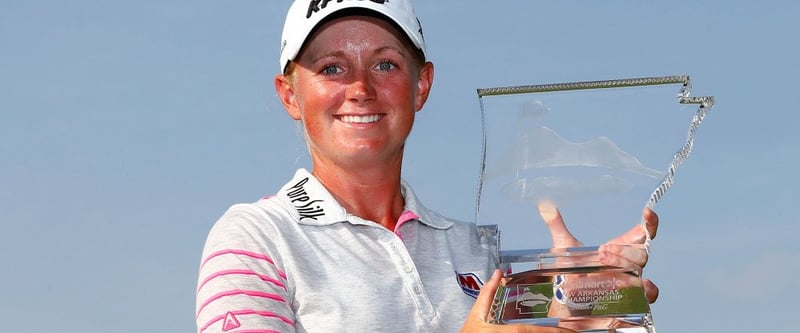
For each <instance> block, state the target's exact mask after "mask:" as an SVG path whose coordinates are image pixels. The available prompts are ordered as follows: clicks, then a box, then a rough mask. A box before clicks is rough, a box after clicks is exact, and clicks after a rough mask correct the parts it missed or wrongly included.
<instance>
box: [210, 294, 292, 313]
mask: <svg viewBox="0 0 800 333" xmlns="http://www.w3.org/2000/svg"><path fill="white" fill-rule="evenodd" d="M236 295H247V296H251V297H260V298H268V299H272V300H275V301H279V302H283V303H285V302H286V300H284V299H283V297H281V296H280V295H276V294H270V293H265V292H261V291H252V290H240V289H236V290H229V291H224V292H221V293H218V294H216V295H214V296H211V297H209V298H208V299H206V301H205V302H203V304H202V305H200V308H199V309H197V315H196V316H197V317H200V312H203V309H205V308H206V306H208V305H209V304H211V302H214V301H216V300H218V299H220V298H223V297H226V296H236Z"/></svg>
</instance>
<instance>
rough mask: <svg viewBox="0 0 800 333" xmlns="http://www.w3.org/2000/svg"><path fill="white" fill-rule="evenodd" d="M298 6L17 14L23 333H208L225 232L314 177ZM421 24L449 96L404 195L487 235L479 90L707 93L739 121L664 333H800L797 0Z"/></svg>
mask: <svg viewBox="0 0 800 333" xmlns="http://www.w3.org/2000/svg"><path fill="white" fill-rule="evenodd" d="M288 5H289V2H288V1H286V0H282V1H276V0H268V1H250V0H240V1H205V0H200V1H182V0H172V1H149V0H144V1H137V2H113V1H111V2H110V1H97V0H76V1H52V0H33V1H2V2H0V226H2V231H0V262H2V263H3V265H2V267H1V268H0V281H2V283H0V285H2V287H0V294H1V295H2V296H0V299H2V301H0V322H2V323H3V329H4V330H6V331H13V332H42V331H59V332H67V333H72V332H122V333H126V332H145V331H146V332H190V331H193V330H194V329H195V328H194V319H193V312H194V289H195V287H196V273H197V266H198V264H199V260H200V251H201V249H202V246H203V242H204V240H205V236H206V233H207V232H208V230H209V228H210V227H211V225H212V224H213V223H214V221H215V220H216V219H217V218H218V217H219V216H220V215H221V214H222V212H223V211H224V210H225V209H226V208H227V207H228V206H229V205H231V204H233V203H236V202H249V201H255V200H257V199H258V198H260V197H262V196H264V195H269V194H272V193H274V192H275V190H276V189H277V188H278V187H279V186H280V185H282V184H283V183H284V182H285V181H286V180H287V179H288V178H289V177H290V176H291V175H292V174H293V172H294V169H295V168H297V167H301V166H307V165H308V164H307V163H308V159H307V156H306V153H305V148H304V144H303V143H302V140H301V139H300V137H299V135H298V133H299V132H298V130H297V127H296V125H295V124H294V123H293V122H292V121H291V120H290V119H289V117H288V116H287V115H286V114H285V113H284V112H283V110H282V109H281V108H280V105H279V104H278V101H277V98H276V96H275V94H274V92H273V88H272V78H273V75H274V74H275V73H276V72H277V71H278V45H279V41H278V39H279V35H280V29H281V26H282V23H283V22H282V21H283V15H284V13H285V10H286V8H287V7H288ZM416 7H417V8H416V9H417V14H418V15H419V16H420V17H421V19H422V22H423V26H424V29H425V36H426V40H427V42H428V50H429V54H430V58H431V60H432V61H434V63H435V64H436V80H435V84H434V90H433V95H432V96H431V98H430V100H429V102H428V104H427V105H426V107H425V109H424V110H423V111H422V112H420V113H419V114H418V117H417V124H416V127H415V129H414V132H413V134H412V136H411V138H410V139H409V142H408V146H407V153H406V162H405V175H404V177H405V178H406V179H407V180H408V181H409V182H410V183H412V184H413V185H414V186H415V191H416V192H417V194H418V195H419V196H420V197H421V198H422V199H423V200H424V202H426V204H427V206H429V207H431V208H434V209H436V210H438V211H440V212H442V213H444V214H446V215H449V216H452V217H455V218H459V219H464V220H472V219H474V202H475V190H476V184H477V183H476V182H477V177H478V170H479V166H478V164H479V159H480V140H481V138H480V115H479V114H480V112H479V106H478V99H477V95H476V94H475V89H477V88H485V87H493V86H501V85H502V86H505V85H518V84H534V83H549V82H565V81H581V80H600V79H614V78H627V77H640V76H661V75H677V74H688V75H691V77H692V81H693V82H694V84H695V92H696V93H697V94H700V95H713V96H715V97H716V99H717V105H716V106H715V108H714V109H713V111H712V113H711V114H710V115H709V116H708V118H707V119H706V123H705V124H703V127H702V128H701V129H700V131H699V132H698V135H697V142H696V146H695V151H694V155H693V156H692V157H691V159H690V160H689V161H688V162H687V163H686V164H685V165H684V166H683V167H682V168H681V169H680V171H679V174H678V177H677V180H676V184H675V186H674V187H673V188H672V189H671V190H670V192H669V194H668V195H667V196H666V197H665V198H664V200H663V201H662V202H661V203H660V204H659V205H658V206H657V211H658V213H659V215H660V216H661V221H662V223H661V227H660V230H659V235H658V237H657V239H656V241H655V244H654V248H653V251H654V252H653V255H652V257H651V262H650V264H649V266H648V268H647V270H646V272H645V275H646V276H648V277H650V278H652V279H653V280H655V281H656V283H657V284H658V285H659V286H660V288H661V292H662V293H661V297H660V299H659V301H658V302H657V303H656V304H655V305H654V306H653V313H654V315H655V319H656V324H657V327H658V329H659V331H661V332H672V331H678V330H682V329H683V330H685V327H687V326H688V327H691V330H692V331H698V332H699V331H703V332H731V331H754V330H757V331H791V330H793V329H795V325H793V323H792V321H791V320H790V318H793V316H795V312H796V311H795V307H794V305H795V302H794V301H795V300H796V299H798V297H800V293H798V291H797V288H796V284H795V283H794V277H795V276H797V275H800V245H798V242H797V241H796V235H797V234H798V232H800V228H798V226H797V223H796V221H795V215H796V214H795V212H794V207H796V203H797V201H798V198H800V195H798V189H797V188H798V185H800V183H799V182H798V180H797V178H796V176H795V174H794V173H795V170H796V167H795V166H796V165H797V164H798V163H799V162H800V161H799V159H800V141H798V139H800V134H798V131H797V128H798V125H800V116H799V115H798V112H796V106H797V105H798V104H800V97H799V96H800V94H798V93H797V92H796V88H795V85H796V80H797V78H798V77H800V69H798V68H800V66H798V64H797V59H800V50H799V48H800V46H799V45H800V44H798V43H797V42H796V36H795V35H796V32H797V31H800V23H798V20H797V17H798V15H800V5H798V3H797V2H794V1H770V2H761V3H759V2H721V1H707V0H706V1H704V0H701V1H566V0H559V1H503V2H497V1H451V0H437V1H417V4H416ZM642 126H647V124H644V123H643V124H642Z"/></svg>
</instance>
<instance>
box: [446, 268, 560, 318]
mask: <svg viewBox="0 0 800 333" xmlns="http://www.w3.org/2000/svg"><path fill="white" fill-rule="evenodd" d="M502 277H503V273H502V272H501V271H500V270H499V269H498V270H495V272H494V274H492V278H491V279H489V281H487V282H486V284H484V285H483V287H481V292H480V294H478V299H477V300H476V301H475V305H473V306H472V310H471V311H470V313H469V315H468V316H467V321H466V322H465V323H464V326H463V327H462V328H461V333H472V332H498V333H502V332H508V333H575V331H572V330H568V329H565V328H560V327H545V326H532V325H497V324H491V323H488V322H486V318H487V316H488V315H489V309H490V308H491V306H492V301H493V300H494V294H495V292H496V291H497V287H498V286H499V285H500V279H501V278H502Z"/></svg>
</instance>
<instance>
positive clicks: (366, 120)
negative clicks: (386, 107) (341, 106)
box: [339, 114, 381, 124]
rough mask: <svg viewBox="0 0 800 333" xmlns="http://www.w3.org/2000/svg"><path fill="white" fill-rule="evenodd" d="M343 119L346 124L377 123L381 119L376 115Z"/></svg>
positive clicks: (344, 117) (345, 117) (342, 117)
mask: <svg viewBox="0 0 800 333" xmlns="http://www.w3.org/2000/svg"><path fill="white" fill-rule="evenodd" d="M339 119H341V120H342V121H343V122H345V123H353V124H369V123H374V122H377V121H378V120H380V119H381V116H380V115H377V114H374V115H369V116H341V117H340V118H339Z"/></svg>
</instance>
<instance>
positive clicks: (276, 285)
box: [195, 208, 295, 333]
mask: <svg viewBox="0 0 800 333" xmlns="http://www.w3.org/2000/svg"><path fill="white" fill-rule="evenodd" d="M257 220H258V217H257V216H256V215H255V214H249V213H248V212H246V211H245V210H243V209H240V210H237V209H235V208H232V209H231V210H229V211H228V212H227V213H226V214H225V215H224V216H223V217H222V218H221V219H220V220H219V221H217V223H216V224H215V225H214V227H213V228H212V229H211V231H210V232H209V235H208V239H207V240H206V244H205V248H204V250H203V258H202V261H201V265H200V272H199V276H198V287H197V298H196V302H197V304H196V313H195V319H196V322H197V331H198V332H200V333H211V332H223V331H224V332H227V331H235V330H234V329H238V330H249V331H253V330H263V331H265V332H266V331H269V332H294V331H295V328H294V325H295V324H294V314H293V311H292V308H291V306H290V302H289V299H290V298H289V293H288V291H287V286H286V282H287V280H286V274H285V272H283V270H282V269H281V268H280V266H279V262H277V260H278V259H279V258H278V257H277V256H276V253H277V251H276V250H275V249H274V248H271V246H270V244H271V242H269V239H267V238H268V237H267V236H265V235H264V232H263V230H262V229H259V228H257V227H256V225H258V224H257V223H255V222H256V221H257ZM261 225H263V223H261Z"/></svg>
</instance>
